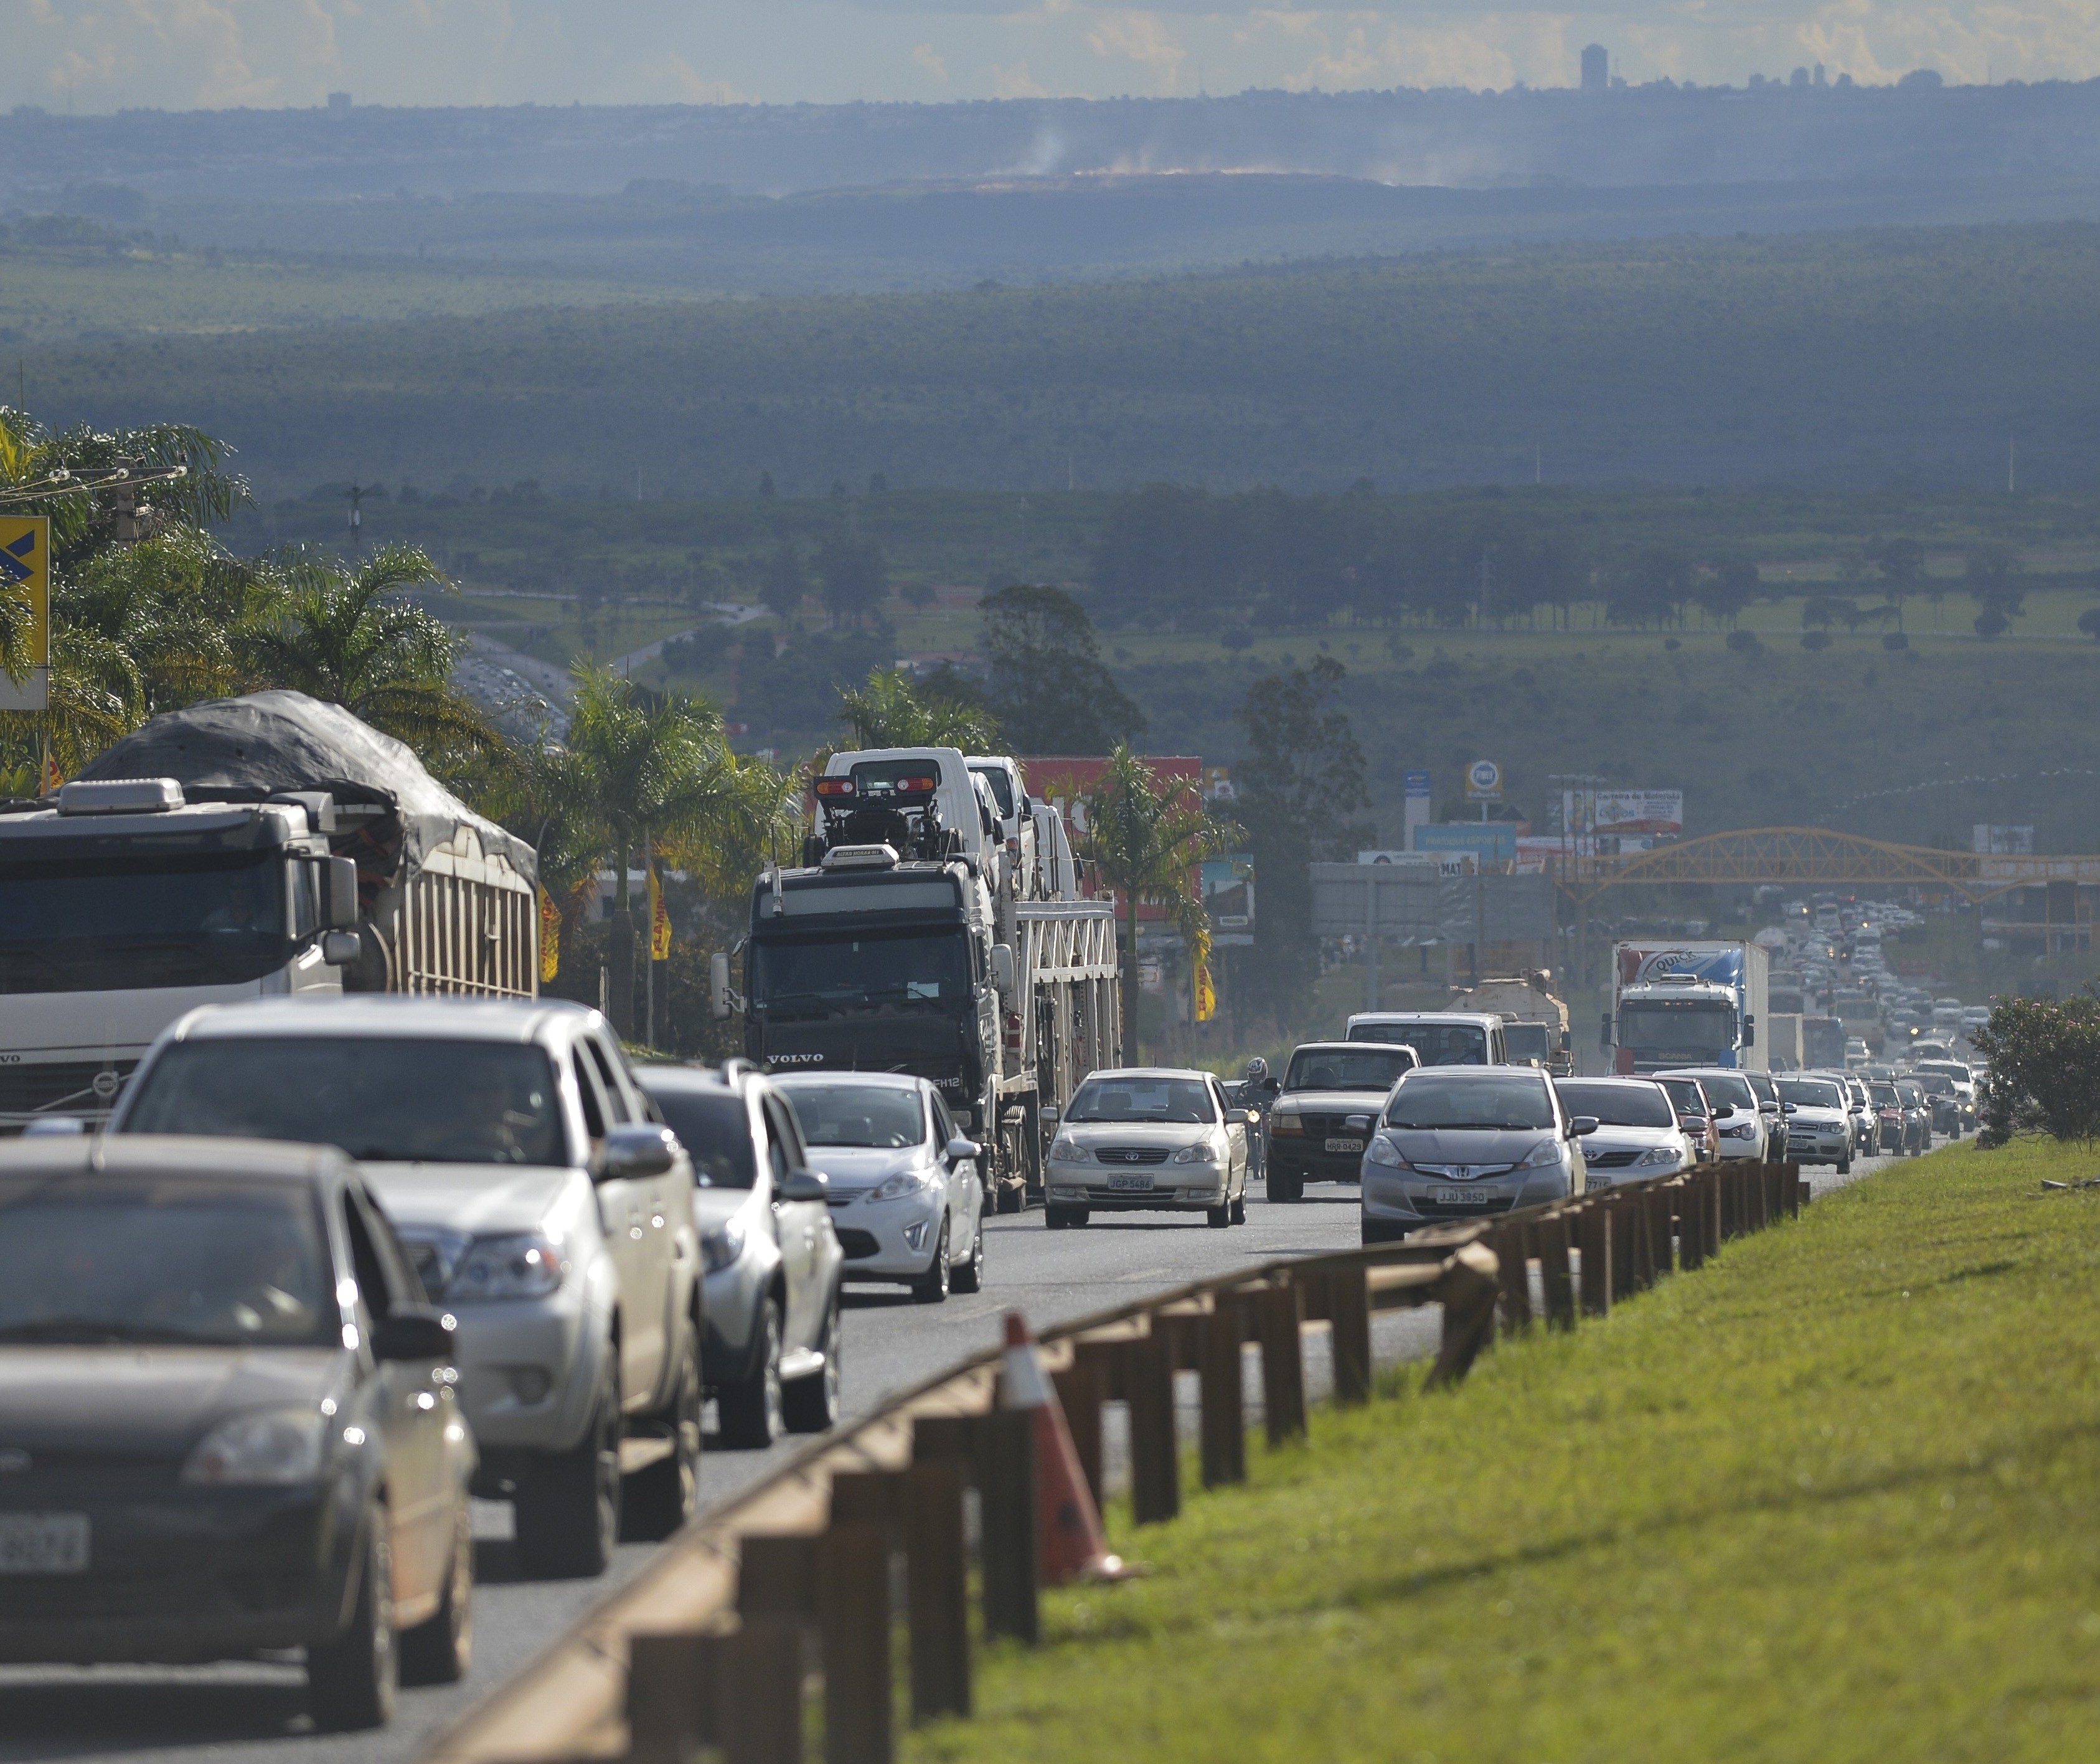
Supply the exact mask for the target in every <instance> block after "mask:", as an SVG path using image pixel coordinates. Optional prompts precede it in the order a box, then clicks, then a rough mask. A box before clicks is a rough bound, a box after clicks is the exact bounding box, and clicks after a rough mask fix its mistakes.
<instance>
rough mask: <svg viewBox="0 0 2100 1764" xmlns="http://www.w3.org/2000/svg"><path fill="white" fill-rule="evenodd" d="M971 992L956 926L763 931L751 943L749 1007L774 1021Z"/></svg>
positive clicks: (934, 1001) (918, 1007)
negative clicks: (802, 933) (768, 934)
mask: <svg viewBox="0 0 2100 1764" xmlns="http://www.w3.org/2000/svg"><path fill="white" fill-rule="evenodd" d="M969 995H970V964H969V950H968V945H967V944H966V943H965V942H964V933H962V932H961V931H960V930H955V931H937V932H930V933H929V932H924V931H911V930H903V931H894V932H876V933H864V934H862V935H861V936H859V937H830V936H825V937H807V938H801V937H783V938H780V939H778V940H774V939H767V940H765V941H762V942H755V943H753V944H752V946H751V997H752V1009H753V1010H757V1011H763V1012H766V1013H767V1015H768V1016H769V1017H771V1018H772V1020H773V1021H775V1022H779V1021H786V1020H789V1019H792V1018H796V1017H805V1018H810V1017H829V1016H835V1015H837V1014H839V1013H840V1012H847V1011H853V1012H861V1011H867V1010H889V1011H921V1012H923V1011H924V1010H926V1009H928V1008H932V1009H934V1010H938V1009H940V1008H942V1007H943V1006H946V1007H947V1008H953V1007H954V1005H955V1001H956V1000H958V999H964V1000H967V999H968V997H969Z"/></svg>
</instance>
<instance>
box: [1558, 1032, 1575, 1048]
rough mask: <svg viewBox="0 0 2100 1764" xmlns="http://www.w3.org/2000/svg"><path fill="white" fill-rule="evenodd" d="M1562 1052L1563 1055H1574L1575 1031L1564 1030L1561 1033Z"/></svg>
mask: <svg viewBox="0 0 2100 1764" xmlns="http://www.w3.org/2000/svg"><path fill="white" fill-rule="evenodd" d="M1560 1051H1561V1052H1563V1053H1573V1052H1574V1051H1575V1032H1574V1031H1573V1030H1568V1029H1564V1030H1561V1031H1560Z"/></svg>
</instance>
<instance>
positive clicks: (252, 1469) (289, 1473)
mask: <svg viewBox="0 0 2100 1764" xmlns="http://www.w3.org/2000/svg"><path fill="white" fill-rule="evenodd" d="M329 1425H330V1423H329V1420H328V1419H327V1418H325V1417H324V1416H323V1415H322V1413H321V1412H320V1410H319V1409H310V1408H307V1407H306V1406H305V1405H297V1406H289V1407H286V1408H283V1409H250V1410H249V1412H248V1413H246V1414H243V1415H235V1416H233V1417H232V1418H230V1419H228V1420H226V1421H222V1422H219V1424H218V1426H217V1427H214V1428H213V1429H212V1430H211V1431H210V1432H209V1433H207V1434H206V1435H205V1436H204V1438H203V1439H201V1440H199V1441H198V1442H197V1445H196V1450H194V1451H192V1453H190V1455H189V1457H188V1459H187V1461H185V1462H184V1463H183V1481H184V1482H186V1483H188V1484H190V1486H191V1487H192V1488H199V1487H201V1488H296V1487H298V1485H300V1484H302V1483H309V1482H318V1481H320V1474H321V1448H322V1442H323V1440H324V1435H325V1434H326V1432H327V1430H328V1428H329ZM351 1434H355V1435H357V1437H356V1438H355V1439H354V1440H352V1439H351V1438H350V1435H351ZM344 1438H345V1439H346V1440H348V1441H349V1443H350V1444H353V1445H361V1444H364V1433H363V1432H362V1431H360V1429H358V1428H355V1427H351V1428H346V1429H345V1430H344Z"/></svg>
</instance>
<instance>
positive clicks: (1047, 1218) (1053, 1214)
mask: <svg viewBox="0 0 2100 1764" xmlns="http://www.w3.org/2000/svg"><path fill="white" fill-rule="evenodd" d="M1073 1211H1074V1209H1072V1208H1071V1207H1069V1206H1057V1205H1056V1204H1055V1203H1054V1202H1053V1203H1052V1204H1051V1205H1050V1206H1045V1207H1044V1208H1043V1224H1045V1225H1046V1226H1048V1228H1050V1229H1051V1230H1052V1231H1062V1230H1064V1229H1065V1227H1067V1226H1068V1225H1070V1224H1071V1223H1072V1213H1073Z"/></svg>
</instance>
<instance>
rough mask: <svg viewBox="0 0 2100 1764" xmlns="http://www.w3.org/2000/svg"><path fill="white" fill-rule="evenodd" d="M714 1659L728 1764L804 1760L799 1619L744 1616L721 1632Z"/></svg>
mask: <svg viewBox="0 0 2100 1764" xmlns="http://www.w3.org/2000/svg"><path fill="white" fill-rule="evenodd" d="M716 1659H717V1661H718V1662H719V1669H720V1676H719V1678H717V1708H718V1709H719V1712H720V1719H719V1731H720V1735H721V1749H722V1755H723V1757H724V1759H725V1761H726V1764H803V1758H802V1625H801V1624H800V1623H796V1622H787V1621H780V1620H779V1619H775V1618H765V1619H761V1621H757V1622H746V1623H745V1624H743V1625H742V1626H741V1627H740V1628H739V1629H735V1630H734V1631H732V1632H731V1633H730V1634H727V1635H725V1636H724V1637H722V1638H721V1643H720V1645H719V1647H718V1648H717V1653H716Z"/></svg>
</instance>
